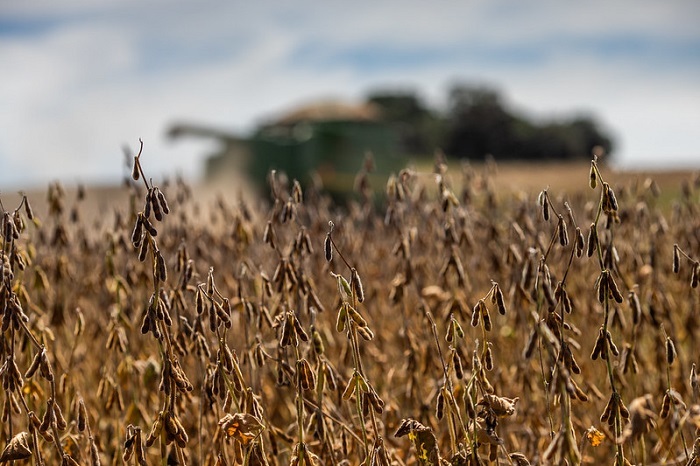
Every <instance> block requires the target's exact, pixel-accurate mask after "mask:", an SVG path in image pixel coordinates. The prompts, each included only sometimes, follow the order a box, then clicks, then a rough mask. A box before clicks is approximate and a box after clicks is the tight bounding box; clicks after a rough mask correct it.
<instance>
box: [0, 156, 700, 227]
mask: <svg viewBox="0 0 700 466" xmlns="http://www.w3.org/2000/svg"><path fill="white" fill-rule="evenodd" d="M450 165H451V168H450V172H449V179H450V181H451V182H452V184H453V185H454V189H455V191H458V190H459V189H461V186H462V180H463V178H462V175H461V166H460V165H459V163H455V162H452V163H451V164H450ZM417 169H418V170H420V171H421V172H423V173H425V174H426V177H425V178H424V183H425V184H426V185H427V186H431V183H430V181H429V178H430V177H429V176H428V175H429V174H430V173H431V170H432V167H431V165H430V164H427V165H422V166H420V167H419V168H417ZM471 169H472V171H473V173H474V174H475V175H476V180H477V181H478V180H479V179H481V177H482V175H484V174H488V178H489V179H490V180H491V181H492V182H493V183H494V184H495V185H497V186H498V188H499V190H502V191H503V192H505V193H508V192H510V193H518V192H523V193H525V194H529V195H535V196H536V195H537V193H539V192H540V191H541V190H543V189H545V188H549V190H550V191H551V192H552V193H560V194H564V193H565V194H567V195H569V196H572V195H574V194H578V193H581V192H585V191H586V190H589V189H590V188H589V187H588V184H587V181H586V180H587V176H588V172H589V169H590V163H565V164H557V163H545V164H531V163H517V162H513V163H501V164H498V165H495V166H485V165H484V164H476V163H475V164H471ZM607 173H608V180H609V183H610V184H611V185H613V186H615V185H617V186H628V187H630V186H637V185H638V186H641V185H643V184H644V182H645V181H646V180H649V179H651V180H654V181H655V182H656V184H657V185H658V187H659V189H660V191H661V196H660V198H661V201H662V203H664V204H668V202H670V200H672V199H675V198H677V197H678V194H679V193H680V190H681V185H682V183H683V182H686V183H693V182H694V181H695V180H696V179H698V177H699V176H700V171H690V170H673V171H620V170H612V169H611V170H608V171H607ZM251 186H252V183H250V181H248V180H245V179H244V178H242V177H241V176H240V175H237V174H231V175H230V177H227V176H222V177H221V178H220V179H218V180H217V181H216V182H213V183H208V182H204V181H202V182H198V183H196V184H194V185H193V186H192V190H193V191H195V192H196V193H197V194H198V196H199V198H200V199H202V201H203V202H201V204H202V205H207V204H208V202H207V201H208V200H211V199H214V198H216V196H218V195H224V196H226V197H228V198H230V197H238V196H243V197H244V198H246V197H247V196H249V195H250V193H251V191H252V188H251ZM87 189H88V191H89V192H90V196H88V197H87V199H86V201H85V206H84V207H85V208H86V209H88V211H89V212H93V213H95V214H100V215H103V214H105V213H110V212H111V211H112V210H113V209H114V208H115V204H116V205H121V206H124V205H125V201H126V200H127V198H128V193H127V191H126V190H125V189H123V188H122V187H109V186H88V187H87ZM68 192H69V195H74V194H75V188H74V187H73V188H71V187H69V188H68ZM29 194H30V198H31V200H32V203H33V205H35V206H37V208H38V209H39V210H40V211H41V210H44V209H45V206H46V203H45V201H46V199H45V197H46V196H45V192H44V190H34V191H33V192H30V193H29ZM264 194H265V195H266V196H267V197H269V192H268V190H267V189H266V188H265V189H264ZM18 199H19V198H18V196H17V193H3V200H6V201H8V204H10V205H11V204H12V203H13V202H16V201H17V200H18Z"/></svg>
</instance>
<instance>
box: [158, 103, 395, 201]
mask: <svg viewBox="0 0 700 466" xmlns="http://www.w3.org/2000/svg"><path fill="white" fill-rule="evenodd" d="M169 135H170V136H171V137H173V138H176V137H182V136H186V135H187V136H198V137H206V138H211V139H215V140H217V141H219V142H220V143H221V150H220V151H219V152H218V153H216V154H214V155H212V156H210V157H209V158H208V160H207V165H206V170H205V173H206V176H207V178H208V179H214V178H223V177H225V176H226V175H227V174H231V173H232V172H234V171H235V172H238V173H241V174H244V175H245V176H246V177H247V178H248V179H249V180H250V181H251V182H252V184H253V185H254V186H256V187H258V188H259V189H260V191H261V192H263V191H264V189H265V186H266V180H267V175H268V174H269V172H270V171H271V170H277V172H283V173H285V174H286V175H287V177H288V178H289V179H290V180H292V179H297V180H299V182H301V183H302V184H303V185H306V186H308V185H309V184H310V183H312V182H318V181H320V183H321V185H322V186H321V187H322V189H323V190H324V191H326V192H328V193H330V194H331V195H332V196H333V197H334V198H336V199H347V198H348V197H349V196H350V195H351V194H352V192H353V187H354V180H355V177H356V175H357V173H358V172H359V171H360V170H361V169H362V168H363V164H364V160H365V157H366V155H367V154H368V153H370V154H372V157H373V161H374V164H373V165H374V170H373V171H372V172H371V173H370V174H369V182H370V186H371V188H372V190H373V191H374V192H375V193H382V192H383V187H384V183H386V180H387V178H388V177H389V175H390V174H391V173H398V171H399V170H401V168H403V167H404V165H405V163H406V159H405V158H404V157H402V156H401V155H400V149H399V137H398V134H397V132H396V131H395V129H394V128H393V127H392V126H391V125H390V124H388V123H386V122H383V121H382V120H381V119H380V118H379V112H378V111H377V110H376V108H375V107H374V106H372V105H371V104H364V105H360V106H350V105H344V104H338V103H323V104H317V105H313V106H306V107H302V108H299V109H297V110H296V111H294V112H291V113H289V114H287V115H285V116H283V117H282V118H279V119H277V120H276V121H274V122H272V123H268V124H265V125H262V126H260V127H259V128H258V129H257V130H256V131H255V132H254V133H253V134H252V135H250V136H248V137H240V136H237V135H235V134H231V133H228V132H226V131H220V130H216V129H212V128H207V127H202V126H194V125H182V124H181V125H175V126H173V127H172V128H171V130H170V132H169Z"/></svg>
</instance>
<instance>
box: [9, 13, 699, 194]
mask: <svg viewBox="0 0 700 466" xmlns="http://www.w3.org/2000/svg"><path fill="white" fill-rule="evenodd" d="M698 13H700V3H697V2H694V1H688V2H656V1H647V0H645V1H635V2H631V1H630V2H627V1H624V2H615V3H614V4H610V3H609V2H602V1H594V2H586V3H577V4H571V3H568V2H567V3H562V2H555V1H537V2H533V1H526V2H490V1H485V0H479V1H474V2H447V1H444V2H434V3H431V4H430V7H429V8H428V7H426V4H425V3H424V2H418V1H402V2H382V3H379V4H376V2H364V1H360V2H352V3H346V2H342V3H341V2H314V1H310V0H307V1H302V2H295V3H287V2H272V3H268V2H265V3H247V4H239V3H229V2H220V1H215V0H205V1H203V2H198V3H196V4H193V3H184V2H141V1H139V2H136V1H133V2H123V1H104V2H98V3H95V2H89V1H83V0H70V1H62V2H60V3H59V2H52V1H45V2H44V1H42V2H31V3H29V2H21V3H20V2H16V3H9V2H3V4H2V5H0V17H4V18H11V19H13V20H14V21H17V22H18V23H23V24H30V25H31V24H32V22H33V21H38V22H39V23H40V24H39V26H38V27H39V29H40V31H39V32H34V33H25V34H19V33H18V34H14V35H13V34H5V35H2V41H0V63H3V75H2V83H3V85H2V86H0V128H2V130H0V131H1V132H2V138H0V158H1V159H2V163H3V170H2V172H0V184H2V185H7V184H10V183H12V184H18V183H22V184H24V183H36V182H40V183H44V182H46V181H47V180H50V179H53V178H55V177H60V178H65V179H67V180H68V181H73V180H88V181H89V180H90V179H96V178H100V179H105V178H110V179H113V180H118V179H119V177H120V175H121V173H122V172H121V164H122V154H121V147H122V144H124V143H129V144H130V145H131V146H132V147H134V146H135V145H136V143H137V140H138V138H139V137H142V138H143V139H144V141H145V143H146V153H145V159H144V160H145V164H146V165H147V166H149V165H150V166H152V167H153V171H154V172H156V171H157V172H161V171H164V170H168V171H174V170H181V171H183V172H184V173H186V174H187V173H195V174H196V173H198V170H199V167H200V165H201V156H203V155H204V153H205V152H206V150H211V144H205V143H204V142H194V141H193V142H188V143H182V142H178V143H177V144H171V143H169V142H168V141H166V140H165V138H164V132H165V130H166V128H167V125H168V124H169V123H170V122H172V121H174V120H190V121H201V122H205V123H209V124H212V125H214V126H217V127H228V128H231V129H232V130H238V131H245V130H248V129H250V128H251V127H252V126H253V125H254V124H255V122H256V121H259V120H260V119H261V118H263V117H265V116H266V115H270V114H272V113H274V112H278V111H281V110H284V109H286V108H288V107H289V106H290V105H292V104H293V103H296V102H301V101H305V100H308V99H311V98H313V97H315V96H328V95H335V96H339V97H346V98H361V97H362V96H363V94H364V93H365V92H366V91H367V90H369V89H371V88H375V87H378V86H382V85H386V84H394V85H401V86H404V87H406V86H408V87H412V88H414V89H416V90H418V91H420V92H421V93H422V94H423V95H425V96H427V98H428V99H429V100H430V101H431V102H439V101H440V100H441V99H444V94H445V90H446V87H447V86H448V85H449V84H450V83H452V82H453V80H454V79H460V78H463V79H477V80H479V81H482V82H485V81H493V82H494V83H495V84H496V85H497V86H498V87H499V88H501V89H502V90H504V91H505V92H506V94H507V97H508V99H509V101H510V102H512V103H513V104H514V105H515V106H517V107H519V108H528V109H531V110H532V111H534V112H536V113H537V114H538V115H542V116H547V115H551V114H562V113H564V112H566V113H570V112H571V111H573V110H575V109H583V110H590V111H592V112H594V113H595V114H596V116H599V117H601V118H602V120H603V122H604V123H606V124H607V125H608V126H609V127H610V128H611V129H613V130H615V131H616V133H617V135H618V136H619V142H620V151H619V155H620V160H621V161H622V162H623V163H627V164H630V165H632V164H634V163H636V162H635V160H636V157H638V156H639V157H647V159H646V160H647V161H648V162H649V163H654V162H655V161H658V160H659V159H658V155H659V154H660V153H664V154H666V155H667V156H668V158H669V159H670V158H672V157H675V158H676V159H677V160H681V161H682V160H686V161H687V162H688V163H692V162H694V161H695V162H696V163H697V160H698V159H700V157H698V158H697V159H696V158H695V157H696V156H698V155H700V154H698V153H699V152H700V150H699V149H698V143H699V142H700V140H699V138H698V137H697V136H695V134H694V133H695V132H696V129H695V128H697V124H698V123H699V122H700V110H698V109H700V85H698V84H697V83H698V82H700V63H699V61H700V58H698V55H694V56H691V57H690V58H691V60H690V62H689V63H685V64H682V63H681V64H673V63H671V64H669V66H668V67H665V68H664V67H655V66H654V63H649V62H645V61H643V60H641V61H640V60H637V59H635V57H634V56H633V55H632V56H628V57H626V58H625V59H624V60H620V59H615V60H609V59H608V60H605V58H604V57H600V56H598V55H597V54H596V50H595V49H590V48H588V49H587V48H585V47H584V48H583V49H581V48H578V49H575V50H574V52H572V51H571V50H570V49H569V48H567V47H569V46H570V44H571V43H572V42H573V43H576V44H578V43H584V44H586V43H588V42H587V41H590V40H593V39H595V38H598V37H607V34H609V33H611V32H612V33H613V35H614V36H618V37H619V36H621V35H624V34H630V35H632V36H633V37H635V38H645V37H647V38H648V40H649V41H651V42H652V43H657V42H658V43H660V44H662V46H665V47H669V46H671V47H672V46H673V44H674V43H680V42H681V41H684V40H688V39H690V40H692V41H695V42H691V43H694V44H696V45H697V44H698V43H700V33H699V32H698V30H697V26H696V18H698V17H700V15H698ZM553 18H554V19H553ZM5 21H8V20H7V19H5ZM0 34H2V32H1V31H0ZM668 44H671V45H668ZM529 46H532V47H535V46H536V47H538V48H537V50H538V51H540V53H542V56H543V59H542V60H541V61H538V62H537V63H529V64H528V63H527V62H520V63H519V62H517V61H505V62H503V61H498V60H497V59H496V58H502V57H494V58H493V59H491V60H488V59H482V58H484V57H482V56H481V55H480V54H482V55H483V54H484V53H489V51H491V50H494V51H501V50H504V49H505V50H506V52H508V53H518V51H519V50H522V49H523V48H527V47H529ZM382 47H383V48H384V49H385V50H397V51H399V50H403V51H407V53H409V55H410V53H411V52H415V51H419V52H420V51H423V52H425V53H427V54H428V55H430V54H431V53H433V52H435V53H438V52H439V53H444V55H441V56H440V57H441V58H440V57H439V58H438V59H433V60H430V59H428V60H423V61H421V62H419V63H417V64H411V63H410V61H406V62H403V63H402V64H401V66H393V67H382V66H377V65H376V64H375V65H373V66H364V65H363V63H362V59H363V57H362V56H360V57H359V58H358V57H356V59H355V60H354V61H350V62H347V61H342V60H340V59H339V58H338V51H346V52H347V51H348V50H357V51H358V52H357V53H360V54H361V53H368V52H371V51H372V50H373V49H374V48H382ZM510 49H513V50H510ZM305 50H308V54H310V56H299V54H300V53H302V52H303V51H305ZM475 50H476V51H477V52H474V51H475ZM295 58H296V59H299V60H298V61H297V60H295ZM428 58H431V57H430V56H428ZM486 58H489V57H486ZM664 151H665V152H664ZM665 160H666V159H665Z"/></svg>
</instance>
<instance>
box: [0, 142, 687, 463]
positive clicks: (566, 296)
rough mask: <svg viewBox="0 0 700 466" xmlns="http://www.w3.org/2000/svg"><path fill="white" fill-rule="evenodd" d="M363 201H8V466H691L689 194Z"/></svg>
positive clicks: (135, 190)
mask: <svg viewBox="0 0 700 466" xmlns="http://www.w3.org/2000/svg"><path fill="white" fill-rule="evenodd" d="M366 176H367V174H366V173H363V172H360V173H359V174H358V180H357V181H358V182H357V183H356V184H357V186H359V187H360V190H359V192H358V193H357V196H356V200H355V201H352V202H351V203H350V204H349V205H347V206H343V207H336V206H334V205H333V204H332V202H331V201H330V200H329V199H327V198H326V197H324V196H323V195H322V194H319V193H317V192H314V191H313V190H311V189H308V190H302V188H301V186H299V185H298V184H297V183H294V182H293V181H289V182H287V181H286V180H285V179H284V177H282V176H271V177H270V183H269V188H268V190H267V193H268V194H266V195H264V196H263V195H254V194H251V193H252V191H251V190H250V189H247V188H246V189H242V188H241V187H240V185H238V184H234V185H225V184H219V185H216V186H207V185H206V184H200V185H197V186H188V185H187V184H185V183H184V182H182V181H181V180H169V181H165V180H160V181H159V180H153V181H150V176H149V162H148V153H147V152H146V153H144V154H143V155H141V156H140V157H137V158H135V160H134V176H133V179H131V180H130V181H129V182H128V183H126V184H125V185H124V186H123V187H121V188H110V189H107V188H99V189H98V188H90V187H87V188H80V189H68V190H67V189H64V188H63V187H61V186H60V185H59V184H52V185H51V186H50V187H49V188H48V190H47V191H46V192H31V193H29V194H27V195H26V197H23V196H17V195H8V194H5V193H3V195H2V199H1V200H2V214H3V219H2V234H3V236H2V255H1V256H0V259H1V262H0V266H1V269H2V285H1V288H0V309H2V333H1V334H0V343H1V344H0V365H1V367H0V379H1V380H2V392H1V393H0V399H1V400H2V404H3V410H2V422H1V423H0V437H1V438H2V441H3V442H4V443H3V446H2V448H1V450H2V453H1V454H0V464H4V463H14V464H34V465H40V464H46V465H50V464H62V465H74V464H90V465H97V464H102V465H117V464H129V465H136V464H139V465H156V464H162V465H166V464H180V465H234V464H239V465H240V464H244V465H266V464H269V465H292V466H301V465H360V464H363V465H365V466H370V465H383V466H386V465H398V466H403V465H432V466H440V465H454V466H457V465H477V464H483V465H488V464H494V465H495V464H500V465H527V464H533V465H534V464H552V465H559V464H570V465H574V464H598V463H600V464H616V465H625V464H639V465H642V464H643V465H660V464H680V465H696V464H700V438H699V437H698V435H699V433H698V429H699V428H700V400H699V399H698V395H699V391H700V385H699V384H700V380H699V379H698V375H697V372H696V363H697V362H698V357H699V356H698V354H699V353H698V347H699V346H698V345H699V343H700V341H699V338H700V328H699V326H698V324H699V322H698V315H699V314H698V313H699V312H700V297H699V291H700V290H699V288H698V280H699V278H700V263H699V262H698V260H700V177H698V176H697V175H695V174H692V173H686V172H677V173H661V174H653V173H652V174H648V173H623V172H615V171H614V170H612V169H611V168H609V167H607V166H605V165H599V164H598V162H597V161H595V160H594V161H592V162H591V163H590V164H573V165H541V166H532V165H527V166H525V165H500V166H496V165H490V164H489V165H472V166H459V165H451V166H449V167H448V166H447V165H445V164H444V163H442V162H440V161H438V162H436V164H435V166H434V167H429V168H427V169H426V170H421V171H417V170H411V169H407V170H404V171H402V172H401V173H399V174H396V175H395V176H392V177H391V178H389V179H388V180H387V181H386V184H385V186H383V187H382V188H381V189H382V190H383V191H384V193H383V196H384V197H383V200H382V201H380V202H377V201H375V200H373V197H372V193H370V192H369V191H368V190H367V185H366V184H364V183H363V182H362V180H363V177H366ZM363 186H364V187H365V189H364V190H363V189H362V187H363ZM241 192H243V194H241ZM375 194H376V193H375Z"/></svg>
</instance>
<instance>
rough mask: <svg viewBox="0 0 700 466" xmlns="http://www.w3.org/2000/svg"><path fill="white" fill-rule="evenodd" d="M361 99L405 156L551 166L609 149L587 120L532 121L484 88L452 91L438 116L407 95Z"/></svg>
mask: <svg viewBox="0 0 700 466" xmlns="http://www.w3.org/2000/svg"><path fill="white" fill-rule="evenodd" d="M367 100H368V102H370V103H372V104H375V105H377V106H378V107H379V108H380V109H381V114H382V118H383V119H384V121H386V122H388V123H389V124H391V125H392V126H394V127H395V128H396V130H397V132H398V134H399V138H400V143H401V146H402V149H403V150H404V151H405V152H406V153H408V154H415V155H424V154H429V153H432V152H433V151H434V150H435V149H436V148H439V149H442V150H443V151H444V152H445V153H446V154H447V155H448V156H451V157H455V158H463V159H470V160H483V159H484V158H486V157H493V158H494V159H496V160H529V161H546V160H551V161H556V160H576V159H582V160H583V159H588V158H590V154H591V151H592V150H593V148H594V147H596V146H600V147H602V148H603V150H605V152H606V153H611V152H612V150H613V140H612V138H611V136H610V135H609V134H607V133H606V132H605V131H604V130H603V129H601V128H600V125H599V124H598V123H597V122H596V121H595V119H594V118H593V117H592V116H589V115H576V116H572V117H570V118H562V119H557V120H551V121H534V120H533V119H531V118H528V117H526V116H525V115H521V114H518V113H516V112H514V111H513V110H511V109H509V108H508V107H507V106H506V105H505V104H504V102H503V99H502V97H501V95H500V94H499V93H498V92H497V91H496V90H494V89H492V88H490V87H485V86H473V85H468V84H459V85H455V86H453V87H452V88H451V89H450V90H449V92H448V104H447V108H446V109H445V110H443V111H438V110H435V109H432V108H430V107H428V106H427V105H426V104H425V103H424V102H423V101H422V100H421V99H420V98H419V97H418V96H417V95H416V94H415V93H412V92H374V93H371V94H370V95H369V96H368V98H367Z"/></svg>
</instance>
